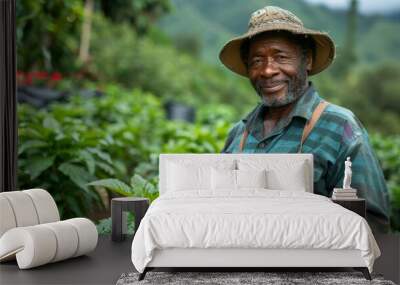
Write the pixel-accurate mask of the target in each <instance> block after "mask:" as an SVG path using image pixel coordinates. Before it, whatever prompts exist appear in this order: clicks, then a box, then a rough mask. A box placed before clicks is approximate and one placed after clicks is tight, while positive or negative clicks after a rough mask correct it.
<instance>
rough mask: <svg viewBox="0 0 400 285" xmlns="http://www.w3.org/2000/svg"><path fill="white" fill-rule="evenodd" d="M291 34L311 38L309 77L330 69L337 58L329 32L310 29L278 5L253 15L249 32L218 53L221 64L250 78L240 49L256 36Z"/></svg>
mask: <svg viewBox="0 0 400 285" xmlns="http://www.w3.org/2000/svg"><path fill="white" fill-rule="evenodd" d="M279 30H280V31H289V32H291V33H293V34H296V35H304V36H311V37H312V38H313V39H314V42H315V54H314V61H313V65H312V68H311V70H310V72H309V75H314V74H317V73H319V72H321V71H322V70H324V69H325V68H327V67H328V66H329V65H330V64H331V63H332V60H333V58H334V57H335V44H334V42H333V40H332V39H331V37H329V35H328V34H327V33H324V32H320V31H316V30H311V29H307V28H305V27H304V25H303V22H302V21H301V20H300V19H299V18H298V17H297V16H296V15H294V14H293V13H291V12H289V11H287V10H284V9H282V8H279V7H275V6H266V7H264V8H262V9H260V10H257V11H255V12H254V13H253V14H251V18H250V21H249V26H248V31H247V32H246V33H245V34H243V35H242V36H240V37H236V38H234V39H232V40H230V41H229V42H227V43H226V44H225V45H224V47H223V48H222V50H221V52H220V53H219V58H220V60H221V62H222V63H223V64H224V65H225V66H226V67H228V68H229V69H230V70H232V71H233V72H236V73H238V74H240V75H243V76H245V77H247V68H246V66H245V64H244V63H243V61H242V59H241V57H240V46H241V45H242V43H243V42H244V41H246V40H248V39H251V38H252V37H254V36H255V35H257V34H260V33H263V32H267V31H279Z"/></svg>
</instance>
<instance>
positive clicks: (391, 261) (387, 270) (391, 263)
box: [0, 235, 400, 285]
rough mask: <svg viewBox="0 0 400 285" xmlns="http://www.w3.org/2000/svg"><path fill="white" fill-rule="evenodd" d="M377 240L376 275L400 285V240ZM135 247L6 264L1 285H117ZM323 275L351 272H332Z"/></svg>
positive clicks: (111, 246)
mask: <svg viewBox="0 0 400 285" xmlns="http://www.w3.org/2000/svg"><path fill="white" fill-rule="evenodd" d="M375 238H376V239H377V242H378V244H379V247H380V249H381V251H382V257H380V258H378V259H377V260H376V263H375V266H374V273H380V274H383V275H384V277H385V279H388V280H392V281H394V282H395V283H398V284H400V283H399V281H400V280H399V279H400V278H399V277H400V273H399V270H398V268H400V266H399V258H400V257H399V255H400V248H399V244H400V241H399V237H398V236H396V237H394V236H380V235H375ZM131 244H132V237H130V238H127V239H126V240H125V241H123V242H112V241H111V238H110V236H100V237H99V242H98V245H97V248H96V250H95V251H93V252H92V253H90V254H88V255H87V256H81V257H77V258H73V259H69V260H64V261H61V262H57V263H51V264H47V265H44V266H41V267H37V268H33V269H28V270H19V269H18V266H17V263H16V262H15V261H14V262H7V263H2V264H0V284H1V285H9V284H10V285H11V284H12V285H13V284H33V285H35V284H115V283H116V282H117V280H118V278H119V277H120V276H121V274H122V273H124V272H133V271H135V269H134V267H133V265H132V261H131V257H130V255H131ZM383 257H384V258H383ZM181 270H182V269H181ZM183 270H184V269H183ZM298 270H302V269H298ZM273 271H280V270H276V269H274V270H273ZM283 271H297V270H293V269H292V270H283ZM305 271H313V270H312V269H308V270H305ZM321 271H347V270H343V269H342V268H340V270H339V268H336V269H335V268H331V269H325V270H321Z"/></svg>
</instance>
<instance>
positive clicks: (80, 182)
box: [58, 162, 96, 190]
mask: <svg viewBox="0 0 400 285" xmlns="http://www.w3.org/2000/svg"><path fill="white" fill-rule="evenodd" d="M58 170H60V171H61V173H63V174H64V175H66V176H67V177H69V179H71V181H72V182H74V183H75V184H76V185H77V186H79V187H80V188H82V189H83V190H87V187H86V185H87V183H88V182H89V181H93V180H95V179H96V178H95V177H94V176H93V175H91V174H90V173H89V172H87V171H86V170H85V169H84V168H83V167H82V166H78V165H74V164H72V163H70V162H64V163H62V164H61V165H60V166H59V167H58Z"/></svg>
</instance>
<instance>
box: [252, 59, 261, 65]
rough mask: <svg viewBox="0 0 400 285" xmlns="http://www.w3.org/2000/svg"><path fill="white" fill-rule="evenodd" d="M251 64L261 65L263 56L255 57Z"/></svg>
mask: <svg viewBox="0 0 400 285" xmlns="http://www.w3.org/2000/svg"><path fill="white" fill-rule="evenodd" d="M250 64H251V65H252V66H254V65H260V64H262V59H261V58H253V59H252V60H251V61H250Z"/></svg>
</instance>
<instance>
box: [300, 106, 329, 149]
mask: <svg viewBox="0 0 400 285" xmlns="http://www.w3.org/2000/svg"><path fill="white" fill-rule="evenodd" d="M328 105H329V103H328V102H326V101H321V102H320V103H319V104H318V106H317V107H316V108H315V110H314V112H313V113H312V116H311V118H310V119H309V120H308V121H307V123H306V125H305V127H304V129H303V134H302V136H301V141H300V147H299V150H298V153H301V149H302V148H303V143H304V142H305V140H306V139H307V137H308V135H309V134H310V133H311V131H312V129H313V128H314V126H315V124H316V123H317V122H318V119H319V117H321V114H322V112H323V111H324V110H325V108H326V107H327V106H328Z"/></svg>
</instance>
